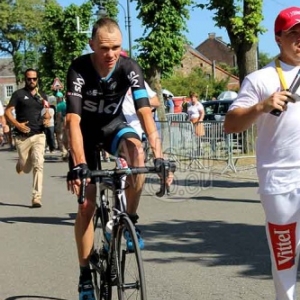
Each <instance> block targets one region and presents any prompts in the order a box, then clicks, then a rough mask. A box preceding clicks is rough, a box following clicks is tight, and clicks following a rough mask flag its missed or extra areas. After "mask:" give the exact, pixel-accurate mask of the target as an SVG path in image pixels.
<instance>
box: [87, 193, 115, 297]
mask: <svg viewBox="0 0 300 300" xmlns="http://www.w3.org/2000/svg"><path fill="white" fill-rule="evenodd" d="M111 193H112V192H111V191H110V190H109V189H105V190H102V191H101V193H100V197H101V199H100V204H99V206H98V207H97V208H96V212H95V215H94V220H93V221H94V246H93V250H92V252H91V258H90V265H91V267H92V276H93V284H94V288H95V295H96V299H97V300H111V299H112V287H111V285H110V274H108V273H109V272H108V244H107V242H106V238H105V236H104V235H105V225H106V223H107V222H108V220H109V213H110V209H109V206H108V205H109V202H110V198H111Z"/></svg>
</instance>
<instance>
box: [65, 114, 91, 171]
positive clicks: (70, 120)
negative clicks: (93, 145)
mask: <svg viewBox="0 0 300 300" xmlns="http://www.w3.org/2000/svg"><path fill="white" fill-rule="evenodd" d="M80 119H81V118H80V116H79V115H77V114H72V113H68V114H67V115H66V127H67V129H68V134H69V142H70V150H71V155H72V158H73V161H74V165H75V166H76V165H78V164H84V163H86V159H85V155H84V150H83V138H82V133H81V129H80V125H79V124H80Z"/></svg>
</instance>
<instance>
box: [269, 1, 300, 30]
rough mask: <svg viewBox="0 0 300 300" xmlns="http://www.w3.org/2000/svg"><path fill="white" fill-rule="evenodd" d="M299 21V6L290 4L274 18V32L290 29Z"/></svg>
mask: <svg viewBox="0 0 300 300" xmlns="http://www.w3.org/2000/svg"><path fill="white" fill-rule="evenodd" d="M299 23H300V7H296V6H292V7H289V8H286V9H284V10H282V11H281V12H280V13H279V15H278V16H277V18H276V20H275V26H274V30H275V34H277V33H279V32H281V31H286V30H289V29H291V28H292V27H293V26H295V25H297V24H299Z"/></svg>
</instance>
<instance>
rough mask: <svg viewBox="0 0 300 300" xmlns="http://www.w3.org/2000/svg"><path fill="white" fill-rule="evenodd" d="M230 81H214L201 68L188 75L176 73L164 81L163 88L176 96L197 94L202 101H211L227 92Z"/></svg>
mask: <svg viewBox="0 0 300 300" xmlns="http://www.w3.org/2000/svg"><path fill="white" fill-rule="evenodd" d="M227 84H228V80H220V81H217V80H214V79H210V78H208V77H207V74H205V73H204V72H203V70H202V69H201V68H194V69H193V70H192V72H191V73H190V74H188V75H183V74H182V73H181V72H176V73H175V74H173V75H172V76H170V77H169V78H165V79H162V86H163V87H164V88H166V89H167V90H170V91H171V92H172V93H173V94H174V95H175V96H188V95H189V93H190V91H193V92H196V93H197V94H198V95H199V98H200V99H211V98H212V97H216V96H218V95H219V94H220V93H221V92H222V91H224V90H226V86H227Z"/></svg>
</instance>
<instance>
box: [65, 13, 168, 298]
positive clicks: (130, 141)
mask: <svg viewBox="0 0 300 300" xmlns="http://www.w3.org/2000/svg"><path fill="white" fill-rule="evenodd" d="M121 44H122V36H121V31H120V28H119V26H118V24H117V23H116V22H115V21H114V20H112V19H110V18H101V19H100V20H98V21H97V22H96V24H95V25H94V27H93V31H92V38H91V40H90V47H91V49H92V50H93V51H94V52H93V53H92V54H87V55H83V56H81V57H79V58H77V59H76V60H74V61H73V62H72V64H71V66H70V68H69V71H68V75H67V99H66V100H67V115H66V122H67V128H68V130H69V141H70V149H71V155H72V159H73V164H74V166H75V167H74V168H73V169H72V170H70V173H69V174H70V175H71V177H73V180H71V181H69V182H68V186H69V189H70V190H72V192H74V193H78V187H79V185H80V180H81V178H80V174H82V170H86V169H95V168H96V161H95V150H96V145H97V144H98V143H99V142H102V143H103V144H104V150H105V151H107V152H109V153H111V154H113V155H119V156H122V157H123V158H125V159H126V161H127V163H128V165H129V166H135V167H140V166H144V154H143V149H142V143H141V141H140V138H139V135H138V134H137V133H136V131H135V130H134V129H133V128H131V127H130V126H129V125H128V124H127V123H126V119H125V117H124V115H123V113H122V103H123V100H124V97H125V95H126V92H127V91H128V89H129V88H131V91H132V97H133V100H134V105H135V109H136V113H137V116H138V117H139V120H140V122H141V125H142V128H143V130H144V132H145V133H146V135H147V138H148V140H149V143H150V145H151V148H152V149H153V152H154V157H155V160H154V163H155V164H157V165H158V164H161V163H162V157H163V156H162V149H161V142H160V138H159V135H158V132H157V129H156V126H155V123H154V120H153V117H152V112H151V107H150V105H149V100H148V94H147V91H146V89H145V85H144V77H143V74H142V71H141V68H140V67H139V65H138V64H137V63H136V62H135V61H134V60H133V59H131V58H127V57H120V52H121ZM144 178H145V177H144V176H143V175H138V176H135V177H134V178H132V177H131V176H128V178H127V180H129V186H128V188H126V190H125V192H126V197H127V213H128V215H129V217H130V218H131V219H132V221H133V222H134V223H136V221H137V218H138V217H137V214H136V210H137V207H138V203H139V198H140V195H141V192H142V188H143V184H144ZM86 189H87V190H86V199H85V202H84V205H79V208H78V213H77V217H76V225H75V235H76V242H77V249H78V258H79V264H80V278H79V299H80V300H82V299H87V300H91V299H94V295H93V288H92V281H91V272H90V269H89V255H90V252H91V248H92V245H93V238H94V236H93V234H94V232H93V224H92V218H93V214H94V211H95V199H96V188H95V185H94V183H92V182H90V183H89V184H88V186H87V188H86ZM138 238H139V245H140V247H141V248H143V240H142V239H141V237H140V235H139V234H138ZM127 246H128V248H130V247H132V241H130V240H129V239H128V240H127Z"/></svg>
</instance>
